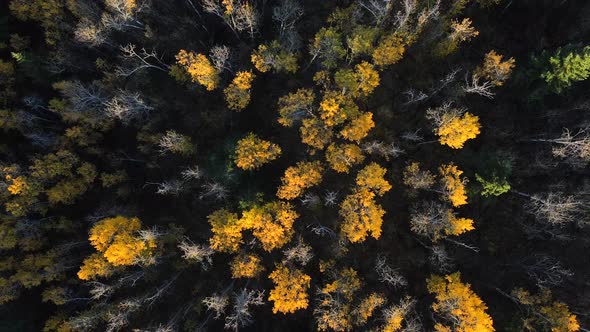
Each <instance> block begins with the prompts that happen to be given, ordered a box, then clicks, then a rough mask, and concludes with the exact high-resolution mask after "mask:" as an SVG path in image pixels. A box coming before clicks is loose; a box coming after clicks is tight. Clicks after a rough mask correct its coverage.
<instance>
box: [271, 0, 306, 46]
mask: <svg viewBox="0 0 590 332" xmlns="http://www.w3.org/2000/svg"><path fill="white" fill-rule="evenodd" d="M302 15H303V7H301V5H300V4H299V2H298V1H297V0H282V1H281V3H280V4H279V5H278V6H275V7H273V10H272V19H273V20H274V21H275V22H277V24H278V27H279V39H280V41H281V44H282V45H283V47H285V48H286V49H287V50H288V51H289V52H294V51H296V50H297V49H299V47H300V46H301V37H300V36H299V34H298V33H297V29H296V28H295V24H296V23H297V21H298V20H299V18H301V16H302Z"/></svg>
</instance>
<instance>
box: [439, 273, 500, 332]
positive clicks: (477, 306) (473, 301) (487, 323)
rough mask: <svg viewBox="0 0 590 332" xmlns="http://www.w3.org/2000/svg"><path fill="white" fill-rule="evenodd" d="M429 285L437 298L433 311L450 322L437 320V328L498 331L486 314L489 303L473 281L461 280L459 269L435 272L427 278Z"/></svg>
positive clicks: (462, 330) (442, 329) (463, 330)
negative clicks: (483, 298) (443, 272)
mask: <svg viewBox="0 0 590 332" xmlns="http://www.w3.org/2000/svg"><path fill="white" fill-rule="evenodd" d="M427 288H428V291H429V292H430V293H432V294H434V296H435V298H436V302H435V303H433V304H432V310H434V312H436V313H437V314H439V315H441V316H442V317H443V318H444V319H445V323H448V325H445V324H443V323H440V322H439V323H436V325H435V326H434V329H435V330H436V331H440V332H443V331H444V332H446V331H458V332H492V331H494V327H493V326H492V324H493V321H492V318H491V317H490V316H489V315H488V314H487V313H486V309H487V306H486V305H485V303H484V302H483V301H482V300H481V299H480V298H479V296H477V294H475V293H474V292H473V291H472V290H471V287H470V285H469V284H464V283H462V282H461V274H460V273H459V272H455V273H453V274H449V275H446V276H437V275H433V276H431V277H430V278H429V279H428V280H427Z"/></svg>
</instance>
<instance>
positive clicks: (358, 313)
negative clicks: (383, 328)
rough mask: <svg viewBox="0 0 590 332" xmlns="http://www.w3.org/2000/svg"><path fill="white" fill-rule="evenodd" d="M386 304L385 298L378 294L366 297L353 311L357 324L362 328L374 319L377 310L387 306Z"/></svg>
mask: <svg viewBox="0 0 590 332" xmlns="http://www.w3.org/2000/svg"><path fill="white" fill-rule="evenodd" d="M385 302H386V299H385V297H384V296H383V295H381V294H378V293H371V294H370V295H369V296H367V297H365V298H364V299H363V300H362V301H361V303H360V304H359V305H358V307H357V308H356V309H354V310H353V311H352V315H353V316H354V317H355V324H356V325H357V326H361V325H364V324H365V323H367V321H368V320H369V318H371V317H373V314H374V313H375V310H376V309H377V308H379V307H380V306H382V305H383V304H385Z"/></svg>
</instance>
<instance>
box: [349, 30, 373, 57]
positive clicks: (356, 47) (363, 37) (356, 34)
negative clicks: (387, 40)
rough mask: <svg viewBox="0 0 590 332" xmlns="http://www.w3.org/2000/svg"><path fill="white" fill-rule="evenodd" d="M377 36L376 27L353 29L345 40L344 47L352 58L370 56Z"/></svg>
mask: <svg viewBox="0 0 590 332" xmlns="http://www.w3.org/2000/svg"><path fill="white" fill-rule="evenodd" d="M377 36H379V29H378V28H376V27H368V26H357V27H355V29H354V30H353V32H352V34H351V35H350V36H349V37H348V38H347V39H346V45H347V46H348V49H349V50H350V53H351V55H352V57H353V58H355V57H358V56H362V55H371V53H372V52H373V49H374V48H375V46H374V43H375V41H376V39H377Z"/></svg>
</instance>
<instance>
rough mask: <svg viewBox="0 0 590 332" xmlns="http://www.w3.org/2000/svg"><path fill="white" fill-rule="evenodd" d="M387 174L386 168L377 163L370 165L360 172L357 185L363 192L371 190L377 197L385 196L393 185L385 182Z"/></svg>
mask: <svg viewBox="0 0 590 332" xmlns="http://www.w3.org/2000/svg"><path fill="white" fill-rule="evenodd" d="M385 173H387V170H386V169H385V168H383V167H381V166H379V164H377V163H370V164H368V165H367V166H365V167H364V168H363V169H362V170H360V171H359V172H358V174H357V176H356V185H357V187H358V188H359V189H361V190H365V189H366V190H370V191H372V192H373V193H375V194H376V195H379V196H383V194H385V193H386V192H388V191H389V190H390V189H391V184H389V182H387V180H385Z"/></svg>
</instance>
